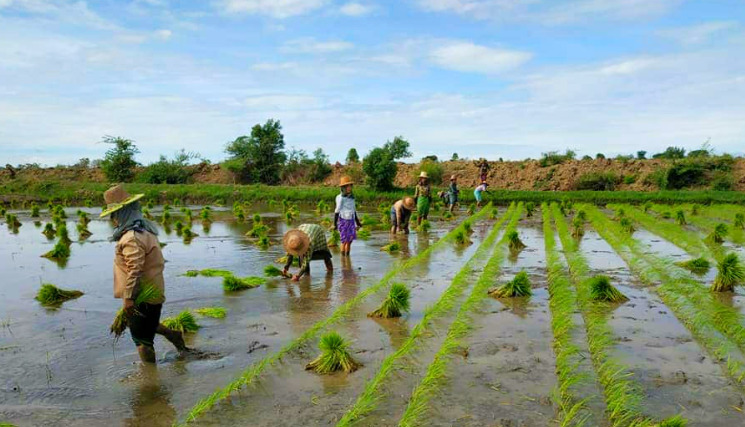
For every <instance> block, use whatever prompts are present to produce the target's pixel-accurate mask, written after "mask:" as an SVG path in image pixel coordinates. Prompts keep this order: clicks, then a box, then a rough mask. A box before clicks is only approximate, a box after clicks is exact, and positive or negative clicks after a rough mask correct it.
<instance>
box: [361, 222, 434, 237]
mask: <svg viewBox="0 0 745 427" xmlns="http://www.w3.org/2000/svg"><path fill="white" fill-rule="evenodd" d="M422 225H424V223H422ZM430 227H431V225H430ZM370 234H371V233H370V230H368V229H367V228H363V229H361V230H360V231H358V232H357V237H359V238H360V239H362V240H367V239H369V238H370Z"/></svg>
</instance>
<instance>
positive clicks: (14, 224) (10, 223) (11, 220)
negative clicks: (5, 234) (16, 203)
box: [5, 213, 21, 228]
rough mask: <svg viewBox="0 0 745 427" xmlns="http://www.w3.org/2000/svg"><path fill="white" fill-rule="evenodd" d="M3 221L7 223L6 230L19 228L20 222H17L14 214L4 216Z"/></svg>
mask: <svg viewBox="0 0 745 427" xmlns="http://www.w3.org/2000/svg"><path fill="white" fill-rule="evenodd" d="M5 221H6V222H7V223H8V228H18V227H20V226H21V222H20V221H18V217H17V216H16V215H14V214H11V213H9V214H5Z"/></svg>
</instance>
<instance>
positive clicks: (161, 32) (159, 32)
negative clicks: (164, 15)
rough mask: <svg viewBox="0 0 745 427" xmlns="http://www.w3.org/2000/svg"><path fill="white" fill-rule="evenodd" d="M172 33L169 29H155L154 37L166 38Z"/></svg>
mask: <svg viewBox="0 0 745 427" xmlns="http://www.w3.org/2000/svg"><path fill="white" fill-rule="evenodd" d="M172 35H173V32H172V31H171V30H166V29H161V30H156V31H155V37H157V38H159V39H161V40H168V39H170V38H171V36H172Z"/></svg>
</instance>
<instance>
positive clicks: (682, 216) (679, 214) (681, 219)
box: [675, 209, 688, 225]
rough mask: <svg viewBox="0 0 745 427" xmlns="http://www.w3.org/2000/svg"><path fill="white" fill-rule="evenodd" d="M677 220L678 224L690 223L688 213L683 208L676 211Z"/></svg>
mask: <svg viewBox="0 0 745 427" xmlns="http://www.w3.org/2000/svg"><path fill="white" fill-rule="evenodd" d="M675 222H677V223H678V225H686V224H688V223H687V222H686V214H685V212H683V209H678V210H677V211H675Z"/></svg>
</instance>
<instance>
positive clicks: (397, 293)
mask: <svg viewBox="0 0 745 427" xmlns="http://www.w3.org/2000/svg"><path fill="white" fill-rule="evenodd" d="M410 297H411V292H410V291H409V288H407V287H406V285H404V284H403V283H394V284H393V285H391V290H390V291H389V292H388V296H387V297H386V298H385V300H383V303H382V304H381V305H380V307H379V308H378V309H377V310H375V311H373V312H370V313H368V314H367V315H368V316H369V317H383V318H391V317H401V314H403V313H405V312H408V311H409V299H410Z"/></svg>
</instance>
